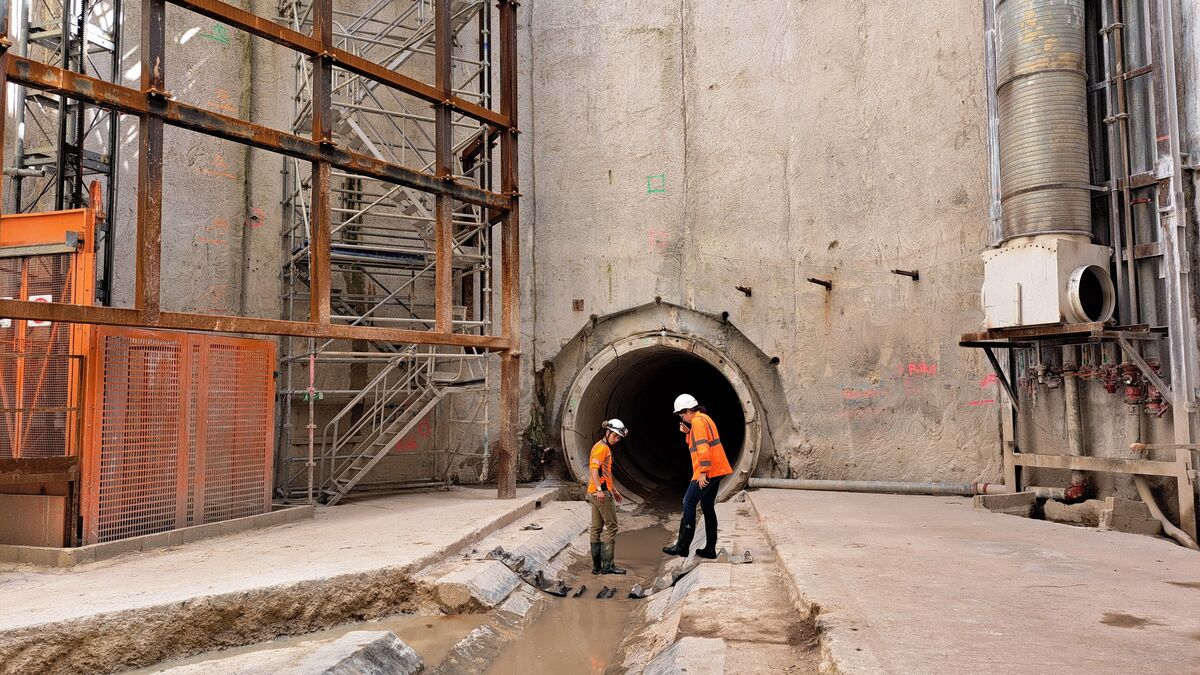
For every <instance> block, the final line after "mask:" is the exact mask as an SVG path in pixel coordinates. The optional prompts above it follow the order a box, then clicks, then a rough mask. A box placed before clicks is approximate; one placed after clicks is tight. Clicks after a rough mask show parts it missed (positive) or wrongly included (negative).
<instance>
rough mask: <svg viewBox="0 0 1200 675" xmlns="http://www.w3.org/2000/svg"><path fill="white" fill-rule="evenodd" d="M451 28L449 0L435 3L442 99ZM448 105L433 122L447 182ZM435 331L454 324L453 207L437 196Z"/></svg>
mask: <svg viewBox="0 0 1200 675" xmlns="http://www.w3.org/2000/svg"><path fill="white" fill-rule="evenodd" d="M453 40H454V33H453V27H452V26H451V25H450V0H436V2H435V7H434V81H435V82H436V83H437V90H438V93H439V95H440V96H441V97H442V100H449V98H450V95H451V93H452V92H451V90H452V89H453V86H454V85H453V82H452V81H451V68H452V67H453V63H452V60H451V57H452V56H453V48H454V45H453ZM451 112H452V111H451V109H450V106H448V105H445V104H437V106H436V111H435V114H436V119H435V122H434V135H433V141H434V168H435V171H434V175H436V176H437V177H438V178H440V179H441V180H450V179H451V178H452V176H453V175H454V170H453V169H454V167H453V165H452V161H451V158H450V155H451V150H452V148H451V146H453V145H454V138H453V136H452V133H453V129H454V128H453V126H452V125H451V124H450V122H451V119H450V115H451ZM434 217H435V218H434V219H435V221H436V222H435V230H434V250H435V253H436V255H435V256H434V329H435V330H439V331H447V332H448V331H450V330H451V328H452V326H453V323H454V316H453V310H454V298H453V286H454V283H453V272H454V205H453V203H451V200H450V197H448V196H446V195H438V196H437V201H436V203H435V208H434Z"/></svg>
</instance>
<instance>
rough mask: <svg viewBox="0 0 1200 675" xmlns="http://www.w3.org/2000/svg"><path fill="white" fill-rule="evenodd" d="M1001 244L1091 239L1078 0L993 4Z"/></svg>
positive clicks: (1081, 13)
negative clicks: (1046, 237)
mask: <svg viewBox="0 0 1200 675" xmlns="http://www.w3.org/2000/svg"><path fill="white" fill-rule="evenodd" d="M996 23H997V45H996V82H997V85H996V97H997V102H998V116H999V120H998V122H999V132H1000V137H999V144H1000V194H1001V203H1002V205H1003V216H1002V221H1001V222H1002V224H1001V241H1002V242H1007V241H1009V240H1010V239H1013V238H1015V237H1023V236H1032V235H1038V234H1077V235H1084V236H1087V237H1089V238H1090V237H1091V224H1090V220H1091V201H1090V196H1089V193H1088V184H1089V182H1090V179H1089V167H1088V135H1087V71H1086V70H1085V58H1086V57H1085V53H1084V39H1085V28H1084V11H1083V0H999V3H998V4H997V8H996Z"/></svg>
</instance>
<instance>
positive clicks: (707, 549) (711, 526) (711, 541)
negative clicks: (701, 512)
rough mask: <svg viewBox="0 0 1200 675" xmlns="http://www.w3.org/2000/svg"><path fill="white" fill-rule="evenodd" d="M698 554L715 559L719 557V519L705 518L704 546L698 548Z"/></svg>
mask: <svg viewBox="0 0 1200 675" xmlns="http://www.w3.org/2000/svg"><path fill="white" fill-rule="evenodd" d="M696 555H698V556H700V557H701V558H707V559H709V560H713V559H714V558H716V557H717V519H716V518H705V519H704V548H700V549H696Z"/></svg>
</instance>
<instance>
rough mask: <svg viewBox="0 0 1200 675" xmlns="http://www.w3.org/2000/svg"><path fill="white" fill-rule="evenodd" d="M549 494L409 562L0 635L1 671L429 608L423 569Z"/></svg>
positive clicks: (121, 663)
mask: <svg viewBox="0 0 1200 675" xmlns="http://www.w3.org/2000/svg"><path fill="white" fill-rule="evenodd" d="M557 496H558V493H553V492H552V493H550V494H548V495H547V496H546V497H544V498H543V499H542V500H537V501H535V500H530V501H529V502H528V503H526V504H524V505H522V506H521V507H520V508H516V509H513V510H512V511H510V512H507V513H505V514H504V515H502V516H499V517H497V518H495V519H494V520H491V521H489V522H485V523H482V524H481V525H479V526H478V527H476V528H475V529H473V530H471V531H469V532H467V533H466V534H464V535H463V536H461V537H459V538H458V539H456V540H455V541H453V542H451V543H449V544H448V545H446V546H444V547H442V548H441V549H439V550H437V551H435V552H432V553H430V554H427V555H425V556H422V557H420V558H417V559H416V560H414V561H412V562H411V563H409V564H406V565H403V566H398V567H385V568H380V569H377V570H372V571H370V572H358V573H352V574H342V575H337V576H333V577H329V578H325V579H314V580H308V581H303V582H299V583H291V584H282V585H278V586H270V587H261V588H256V589H254V590H252V591H246V592H233V593H223V594H218V595H211V596H205V597H197V598H194V599H189V600H185V601H182V602H172V603H168V604H162V605H151V606H146V607H139V608H134V609H128V610H122V611H117V612H109V613H102V614H96V615H93V616H87V617H81V618H76V619H70V620H65V621H58V622H51V623H46V624H39V625H32V626H26V627H20V628H16V629H13V630H9V631H6V632H3V633H0V674H7V673H24V672H64V673H65V672H100V671H103V672H112V671H117V670H122V669H128V668H136V667H139V666H145V665H150V664H153V663H158V662H161V661H165V660H168V659H172V658H181V657H185V656H190V655H192V654H197V653H200V652H204V651H209V650H212V649H217V648H223V647H235V646H241V645H246V644H253V643H256V642H263V641H266V640H271V639H274V638H276V637H278V636H281V635H299V634H303V633H308V632H312V631H316V630H322V629H325V628H329V627H332V626H334V625H337V624H339V623H342V622H345V621H347V620H367V619H374V618H379V617H383V616H387V615H390V614H396V613H400V612H417V611H425V610H428V611H435V608H436V606H437V605H436V602H435V601H434V593H433V589H432V588H431V586H430V584H429V580H428V579H422V578H421V576H422V575H421V571H422V570H425V569H427V568H430V567H432V566H433V565H435V564H437V563H439V562H441V561H443V560H445V559H446V556H447V555H450V554H452V553H454V552H458V551H461V550H462V549H463V548H465V547H467V546H470V545H472V544H474V543H475V542H477V541H480V540H481V539H483V538H484V537H486V536H487V535H489V534H491V533H492V532H495V531H497V530H500V529H502V528H505V527H508V526H509V525H512V524H513V523H514V522H516V521H518V520H519V519H521V518H523V517H525V516H527V515H529V514H530V513H532V512H533V511H534V510H535V509H536V508H538V507H539V506H540V505H541V504H542V503H544V501H549V500H553V499H556V498H557Z"/></svg>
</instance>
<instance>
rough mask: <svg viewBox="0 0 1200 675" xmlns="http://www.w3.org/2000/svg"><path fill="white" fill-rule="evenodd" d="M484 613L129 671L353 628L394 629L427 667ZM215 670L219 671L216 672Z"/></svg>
mask: <svg viewBox="0 0 1200 675" xmlns="http://www.w3.org/2000/svg"><path fill="white" fill-rule="evenodd" d="M486 618H487V617H486V615H483V614H455V615H446V616H423V615H417V614H396V615H393V616H389V617H384V618H382V619H376V620H374V621H364V622H361V623H352V624H346V625H342V626H337V627H335V628H330V629H328V630H322V631H317V632H315V633H305V634H304V635H293V636H289V637H283V638H279V639H276V640H271V641H270V642H260V643H258V644H253V645H246V646H244V647H232V648H230V649H223V650H220V651H211V652H204V653H203V654H197V655H195V656H189V657H187V658H184V659H176V660H173V661H165V662H163V663H159V664H156V665H153V666H150V667H147V668H142V669H139V670H133V671H129V673H132V674H138V675H141V674H147V673H157V672H159V671H161V670H164V669H166V668H174V667H176V666H185V665H191V664H198V663H206V662H209V661H216V660H218V659H224V658H228V657H230V656H237V655H240V654H250V653H254V652H265V651H270V650H274V649H284V648H286V647H292V646H294V645H297V644H299V643H301V642H308V641H310V640H332V639H336V638H339V637H341V636H343V635H345V634H346V633H350V632H353V631H391V632H393V633H395V634H396V636H397V637H399V638H400V639H401V640H403V641H404V643H405V644H407V645H408V646H410V647H412V648H413V649H414V650H416V652H417V653H418V654H420V655H421V658H422V659H423V660H424V661H425V665H426V667H429V666H432V665H434V664H437V663H439V662H440V661H441V660H442V659H444V658H446V654H448V653H449V652H450V649H451V648H453V647H454V645H456V644H458V642H459V640H462V639H463V638H464V637H466V636H467V633H470V632H471V631H472V630H474V629H476V628H477V627H479V626H480V625H481V624H483V622H484V620H485V619H486ZM214 672H216V671H214Z"/></svg>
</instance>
